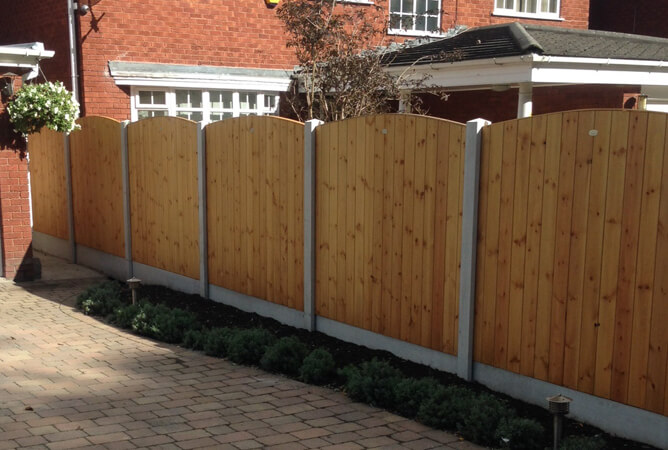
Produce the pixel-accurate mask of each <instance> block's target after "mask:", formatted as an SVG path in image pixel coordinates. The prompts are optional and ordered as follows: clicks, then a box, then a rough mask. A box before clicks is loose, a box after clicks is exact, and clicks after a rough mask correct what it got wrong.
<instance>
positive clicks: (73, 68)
mask: <svg viewBox="0 0 668 450" xmlns="http://www.w3.org/2000/svg"><path fill="white" fill-rule="evenodd" d="M65 1H66V2H67V23H68V25H69V30H70V74H71V76H72V94H73V96H74V99H75V100H76V101H79V80H78V76H79V75H78V73H79V71H78V69H77V47H76V44H77V41H76V24H75V22H74V2H73V0H65Z"/></svg>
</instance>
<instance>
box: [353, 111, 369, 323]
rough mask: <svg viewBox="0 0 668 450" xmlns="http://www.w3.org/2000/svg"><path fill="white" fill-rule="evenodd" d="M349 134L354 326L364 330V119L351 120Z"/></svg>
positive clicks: (365, 150)
mask: <svg viewBox="0 0 668 450" xmlns="http://www.w3.org/2000/svg"><path fill="white" fill-rule="evenodd" d="M348 122H349V125H348V127H349V132H350V133H355V256H354V261H355V271H354V274H355V278H354V285H355V295H354V299H355V315H354V321H353V325H354V326H356V327H359V328H364V319H365V317H364V316H365V314H364V313H365V309H366V308H365V302H366V298H365V297H364V294H365V288H366V284H367V283H366V281H367V280H366V279H365V277H364V271H365V268H366V261H365V260H364V247H365V242H364V238H365V231H366V228H367V224H366V223H365V222H364V219H365V214H364V212H365V209H364V208H365V206H366V205H365V203H366V202H365V200H366V198H365V197H366V189H365V187H364V184H365V182H366V179H365V176H366V154H367V152H368V151H369V149H368V148H367V147H366V124H365V121H364V118H357V119H350V120H349V121H348Z"/></svg>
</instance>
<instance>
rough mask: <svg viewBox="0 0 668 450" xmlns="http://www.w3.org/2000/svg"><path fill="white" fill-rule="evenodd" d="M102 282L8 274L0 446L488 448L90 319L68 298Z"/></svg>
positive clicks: (0, 357)
mask: <svg viewBox="0 0 668 450" xmlns="http://www.w3.org/2000/svg"><path fill="white" fill-rule="evenodd" d="M0 280H1V279H0ZM94 281H96V280H94V279H91V278H89V279H83V280H72V279H70V280H59V281H46V282H34V283H28V284H24V285H22V286H18V285H15V284H14V283H11V282H8V281H0V449H5V448H49V449H72V448H80V447H91V448H137V447H143V448H146V447H148V448H164V449H168V448H174V449H190V448H205V447H209V448H217V449H249V448H271V449H274V448H275V449H279V448H283V449H304V448H327V449H360V448H377V447H378V448H411V449H422V448H446V449H450V448H459V449H465V448H471V449H472V448H478V447H476V446H473V445H472V444H470V443H467V442H465V441H460V440H459V439H458V438H457V437H456V436H453V435H452V434H448V433H444V432H440V431H435V430H431V429H429V428H427V427H424V426H422V425H420V424H418V423H416V422H413V421H410V420H406V419H404V418H402V417H399V416H396V415H394V414H390V413H388V412H386V411H382V410H379V409H376V408H372V407H369V406H366V405H362V404H359V403H354V402H352V401H350V400H349V399H348V398H347V397H346V396H345V395H344V394H342V393H340V392H335V391H333V390H329V389H325V388H320V387H314V386H309V385H305V384H302V383H299V382H297V381H294V380H290V379H287V378H284V377H281V376H276V375H273V374H268V373H265V372H263V371H260V370H258V369H254V368H248V367H242V366H237V365H235V364H232V363H230V362H228V361H226V360H223V359H217V358H211V357H208V356H205V355H203V354H200V353H197V352H192V351H189V350H186V349H182V348H179V347H177V346H172V345H166V344H162V343H158V342H154V341H151V340H149V339H144V338H140V337H138V336H135V335H132V334H130V333H128V332H125V331H122V330H118V329H116V328H113V327H111V326H108V325H106V324H104V323H102V322H100V321H98V320H96V319H93V318H90V317H86V316H84V315H83V314H80V313H78V312H76V311H75V310H73V309H72V307H71V306H69V305H72V304H73V302H74V297H75V296H76V295H77V294H78V293H79V292H80V291H81V290H82V289H83V288H84V287H85V286H86V285H88V284H90V283H92V282H94Z"/></svg>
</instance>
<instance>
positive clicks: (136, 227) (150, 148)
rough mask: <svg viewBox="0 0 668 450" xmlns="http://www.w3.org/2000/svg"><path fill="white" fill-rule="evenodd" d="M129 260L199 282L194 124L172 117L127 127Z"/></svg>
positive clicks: (142, 121)
mask: <svg viewBox="0 0 668 450" xmlns="http://www.w3.org/2000/svg"><path fill="white" fill-rule="evenodd" d="M128 158H129V166H130V177H129V178H130V215H131V223H132V257H133V259H134V260H135V261H137V262H140V263H142V264H146V265H149V266H152V267H157V268H159V269H163V270H167V271H170V272H173V273H177V274H180V275H184V276H187V277H190V278H194V279H198V278H199V221H198V205H199V200H198V191H197V124H196V123H195V122H191V121H189V120H186V119H180V118H176V117H157V118H153V119H145V120H141V121H139V122H135V123H132V124H130V125H128Z"/></svg>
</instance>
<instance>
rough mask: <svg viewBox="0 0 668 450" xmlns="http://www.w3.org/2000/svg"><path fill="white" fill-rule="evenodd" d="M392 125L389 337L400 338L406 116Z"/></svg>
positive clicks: (399, 118)
mask: <svg viewBox="0 0 668 450" xmlns="http://www.w3.org/2000/svg"><path fill="white" fill-rule="evenodd" d="M393 119H394V120H393V128H394V133H393V134H394V174H393V186H392V196H393V198H394V208H393V211H392V306H391V318H390V322H391V326H390V329H389V335H390V337H393V338H396V339H399V337H400V336H401V322H402V317H405V316H403V314H402V313H403V311H402V291H403V276H402V275H403V274H402V267H403V264H402V263H403V255H402V251H403V235H404V233H403V230H404V204H405V203H404V173H405V172H406V170H405V169H406V161H405V155H406V146H405V141H406V139H407V138H406V135H407V127H406V124H407V116H401V115H397V116H393Z"/></svg>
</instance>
